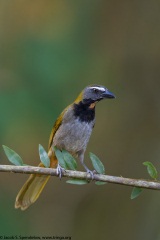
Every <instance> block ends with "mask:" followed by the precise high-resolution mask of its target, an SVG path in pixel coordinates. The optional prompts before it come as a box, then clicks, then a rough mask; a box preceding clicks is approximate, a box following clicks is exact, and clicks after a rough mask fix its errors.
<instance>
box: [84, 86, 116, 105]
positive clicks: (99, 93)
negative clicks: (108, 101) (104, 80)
mask: <svg viewBox="0 0 160 240" xmlns="http://www.w3.org/2000/svg"><path fill="white" fill-rule="evenodd" d="M105 98H115V95H114V94H113V93H112V92H110V91H109V90H108V89H107V88H105V87H104V86H99V85H92V86H88V87H86V88H85V89H84V94H83V102H89V101H90V102H99V101H100V100H102V99H105Z"/></svg>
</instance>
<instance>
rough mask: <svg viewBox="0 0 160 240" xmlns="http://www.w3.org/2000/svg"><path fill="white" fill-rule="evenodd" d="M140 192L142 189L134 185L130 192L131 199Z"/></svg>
mask: <svg viewBox="0 0 160 240" xmlns="http://www.w3.org/2000/svg"><path fill="white" fill-rule="evenodd" d="M141 192H142V189H141V188H139V187H134V188H133V190H132V193H131V199H134V198H136V197H138V196H139V195H140V194H141Z"/></svg>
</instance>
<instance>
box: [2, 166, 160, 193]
mask: <svg viewBox="0 0 160 240" xmlns="http://www.w3.org/2000/svg"><path fill="white" fill-rule="evenodd" d="M0 172H14V173H25V174H31V173H33V174H35V173H38V174H43V175H50V176H57V177H58V174H57V171H56V169H53V168H42V167H31V166H12V165H0ZM62 176H63V177H67V178H77V179H83V180H92V177H91V175H90V174H89V173H86V172H80V171H71V170H64V171H63V172H62ZM93 180H95V181H101V182H108V183H115V184H120V185H126V186H133V187H141V188H148V189H153V190H160V182H158V181H148V180H143V179H131V178H124V177H116V176H109V175H102V174H94V179H93Z"/></svg>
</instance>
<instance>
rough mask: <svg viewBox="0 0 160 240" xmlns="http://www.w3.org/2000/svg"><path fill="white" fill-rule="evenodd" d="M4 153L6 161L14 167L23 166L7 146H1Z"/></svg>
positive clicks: (16, 155) (21, 161) (20, 160)
mask: <svg viewBox="0 0 160 240" xmlns="http://www.w3.org/2000/svg"><path fill="white" fill-rule="evenodd" d="M2 147H3V149H4V152H5V154H6V156H7V158H8V160H9V161H10V162H11V163H13V164H14V165H16V166H23V160H22V158H21V157H20V156H19V155H18V154H17V153H16V152H15V151H13V150H12V149H10V148H9V147H7V146H4V145H2Z"/></svg>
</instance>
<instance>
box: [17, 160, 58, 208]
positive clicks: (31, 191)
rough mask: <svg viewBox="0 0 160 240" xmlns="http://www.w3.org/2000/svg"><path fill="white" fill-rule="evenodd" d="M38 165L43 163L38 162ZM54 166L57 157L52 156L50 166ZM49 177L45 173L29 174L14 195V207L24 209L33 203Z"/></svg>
mask: <svg viewBox="0 0 160 240" xmlns="http://www.w3.org/2000/svg"><path fill="white" fill-rule="evenodd" d="M39 166H41V167H43V164H41V163H40V164H39ZM56 166H57V159H56V158H55V156H52V159H51V166H50V167H52V168H56ZM49 178H50V176H47V175H40V174H31V175H30V176H29V178H28V180H27V181H26V182H25V184H24V185H23V187H22V188H21V190H20V191H19V193H18V195H17V197H16V201H15V208H21V210H25V209H27V208H28V207H29V206H30V205H31V204H33V203H34V202H35V201H36V200H37V198H38V197H39V196H40V194H41V192H42V190H43V188H44V187H45V185H46V183H47V182H48V180H49Z"/></svg>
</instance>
